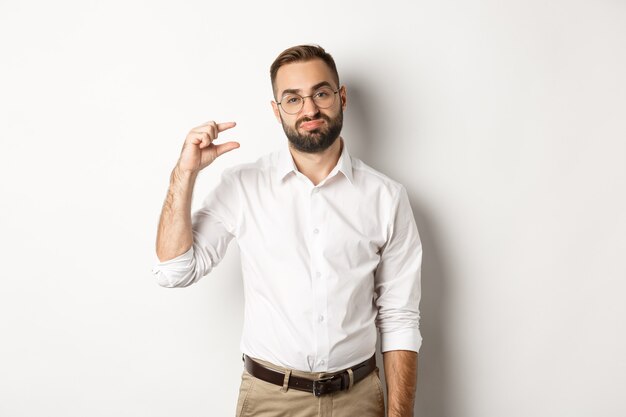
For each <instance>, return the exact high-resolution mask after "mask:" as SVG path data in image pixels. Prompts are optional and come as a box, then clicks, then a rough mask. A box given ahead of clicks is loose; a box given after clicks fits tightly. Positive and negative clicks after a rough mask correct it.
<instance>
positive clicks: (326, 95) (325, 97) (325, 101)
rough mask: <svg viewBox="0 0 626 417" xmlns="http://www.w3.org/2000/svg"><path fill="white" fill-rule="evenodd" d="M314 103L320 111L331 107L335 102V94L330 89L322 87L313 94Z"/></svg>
mask: <svg viewBox="0 0 626 417" xmlns="http://www.w3.org/2000/svg"><path fill="white" fill-rule="evenodd" d="M313 101H314V102H315V105H316V106H317V107H319V108H320V109H325V108H327V107H330V106H332V105H333V103H334V102H335V92H334V91H333V90H331V89H330V88H329V87H322V88H320V89H318V90H316V91H315V94H313Z"/></svg>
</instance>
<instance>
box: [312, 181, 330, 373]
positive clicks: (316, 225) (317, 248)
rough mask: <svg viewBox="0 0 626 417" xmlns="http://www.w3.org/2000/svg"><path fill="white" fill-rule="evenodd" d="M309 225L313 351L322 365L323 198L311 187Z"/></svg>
mask: <svg viewBox="0 0 626 417" xmlns="http://www.w3.org/2000/svg"><path fill="white" fill-rule="evenodd" d="M310 197H311V200H310V202H311V206H310V207H311V225H312V226H311V227H312V233H313V235H312V242H311V247H312V251H311V271H312V275H313V276H314V277H315V278H317V279H316V280H314V282H313V283H312V284H313V285H312V288H313V293H314V303H315V311H316V313H317V316H314V317H316V318H317V320H316V321H317V323H316V325H315V326H314V329H315V333H316V340H317V350H316V352H315V354H316V357H317V360H318V362H317V363H318V365H319V366H320V367H324V366H325V364H326V362H327V358H328V349H329V347H328V326H327V319H326V315H327V313H326V308H327V288H326V282H325V281H324V280H322V279H320V278H321V277H322V273H321V268H322V264H321V260H322V251H323V249H324V247H323V246H324V234H323V233H322V230H321V226H322V224H321V222H322V220H323V217H322V216H323V214H324V208H323V207H322V203H323V199H321V198H320V197H321V193H320V189H319V188H317V187H316V188H313V189H312V190H311V195H310Z"/></svg>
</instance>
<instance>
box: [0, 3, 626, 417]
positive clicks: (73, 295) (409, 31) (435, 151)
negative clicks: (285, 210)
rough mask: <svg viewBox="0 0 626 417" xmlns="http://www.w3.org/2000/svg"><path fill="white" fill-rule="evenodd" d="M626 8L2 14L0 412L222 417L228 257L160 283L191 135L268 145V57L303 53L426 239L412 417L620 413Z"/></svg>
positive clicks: (245, 155)
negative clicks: (205, 130)
mask: <svg viewBox="0 0 626 417" xmlns="http://www.w3.org/2000/svg"><path fill="white" fill-rule="evenodd" d="M625 22H626V3H624V2H623V1H619V0H613V1H611V0H604V1H600V0H598V1H565V0H560V1H544V0H531V1H528V0H525V1H522V0H519V1H497V0H492V1H487V0H477V1H461V0H447V1H446V0H443V1H432V2H408V1H407V2H397V1H385V2H367V1H356V0H352V1H343V2H334V1H333V2H325V1H317V2H292V1H283V2H249V3H244V2H226V1H223V2H219V3H218V2H210V1H194V2H184V3H183V2H173V1H172V2H162V1H161V2H155V1H147V0H146V1H141V2H140V1H134V2H131V1H123V2H122V1H118V2H112V1H106V2H105V1H101V2H96V1H73V2H70V1H57V2H45V1H34V2H29V1H9V0H2V1H0V48H1V49H0V54H1V55H0V140H1V148H0V175H1V179H0V198H1V205H0V256H1V257H2V262H1V267H0V274H1V281H0V283H1V287H0V338H1V339H0V415H1V416H2V417H18V416H59V417H61V416H62V417H74V416H76V417H79V416H80V417H83V416H91V417H97V416H116V417H120V416H133V417H135V416H147V417H161V416H163V417H165V416H190V417H191V416H230V415H233V414H234V408H235V402H236V395H237V390H238V387H239V378H240V374H241V358H240V353H239V335H240V331H241V324H242V296H241V274H240V269H239V264H238V262H239V254H238V249H237V245H236V244H235V243H231V246H230V248H229V252H228V254H227V257H226V259H225V260H224V261H223V263H222V264H221V265H220V266H219V267H218V268H217V269H216V270H215V271H214V272H213V273H212V274H211V275H209V276H208V277H205V278H204V279H203V280H201V281H200V282H199V283H198V284H196V285H194V286H192V287H188V288H186V289H175V290H171V289H165V288H161V287H158V286H157V285H156V283H155V282H154V281H153V279H152V276H151V273H150V269H151V267H152V265H153V262H154V260H155V254H154V241H155V237H156V227H157V222H158V216H159V213H160V210H161V205H162V203H163V199H164V197H165V193H166V189H167V185H168V179H169V174H170V171H171V169H172V168H173V166H174V164H175V162H176V160H177V158H178V155H179V151H180V148H181V145H182V142H183V139H184V137H185V135H186V133H187V132H188V131H189V130H190V129H191V128H193V127H194V126H197V125H199V124H201V123H203V122H205V121H208V120H211V119H214V120H217V121H230V120H235V121H237V122H238V127H237V128H236V129H233V130H232V131H230V132H229V133H228V134H225V135H224V138H225V139H234V140H238V141H239V142H240V143H241V148H240V149H238V150H236V151H233V152H231V153H229V154H228V155H225V156H223V157H222V158H221V159H219V160H218V161H217V162H216V163H215V164H213V165H211V166H210V167H209V168H208V169H206V170H205V171H204V172H203V173H202V174H201V176H200V178H199V180H198V182H197V185H196V189H195V194H194V208H197V207H198V205H199V203H200V202H201V199H202V198H203V197H204V195H206V193H207V192H208V191H209V190H210V189H211V187H212V185H213V184H214V183H215V181H216V179H217V178H218V176H219V173H220V172H221V171H222V170H223V169H224V168H225V167H228V166H232V165H234V164H237V163H241V162H248V161H253V160H255V159H257V158H258V157H259V156H261V155H262V154H264V153H266V152H269V151H272V150H275V149H277V148H278V147H279V146H280V145H281V143H282V142H283V141H284V140H286V139H285V138H284V135H283V133H282V130H281V128H280V125H278V124H277V123H276V121H275V120H274V117H273V115H272V113H271V108H270V104H269V103H270V100H271V88H270V83H269V66H270V64H271V62H272V61H273V59H274V58H275V57H276V55H277V54H278V53H280V52H281V51H282V50H283V49H285V48H287V47H289V46H292V45H294V44H299V43H319V44H320V45H322V46H323V47H325V48H326V49H327V50H328V51H329V52H331V53H332V54H333V56H334V57H335V59H336V61H337V65H338V68H339V71H340V77H341V80H342V83H344V84H345V85H346V86H347V89H348V109H347V112H346V120H345V128H344V132H343V136H344V137H345V138H346V141H347V143H348V146H349V149H350V151H351V152H352V153H353V154H354V155H355V156H357V157H359V158H361V159H363V160H364V161H365V162H366V163H368V164H369V165H371V166H373V167H374V168H376V169H378V170H380V171H382V172H383V173H385V174H387V175H389V176H391V177H392V178H394V179H396V180H398V181H400V182H401V183H403V184H404V185H405V186H406V187H407V190H408V192H409V196H410V198H411V203H412V206H413V211H414V213H415V217H416V220H417V225H418V228H419V231H420V234H421V237H422V241H423V245H424V266H423V278H422V282H423V295H422V303H421V309H422V324H421V328H422V333H423V337H424V344H423V346H422V350H421V351H420V370H419V388H418V395H417V405H416V413H415V415H416V416H425V417H485V416H487V417H491V416H493V417H501V416H507V417H518V416H519V417H528V416H533V417H554V416H567V417H575V416H581V417H582V416H592V415H593V416H602V417H609V416H616V417H617V416H624V415H626V400H624V399H623V398H624V397H623V394H624V392H625V391H626V359H625V357H626V356H625V353H626V335H625V331H624V329H625V328H626V303H624V302H623V298H624V294H625V292H626V266H625V263H624V252H625V249H626V193H625V190H626V127H625V119H626V81H625V77H624V74H626V24H625Z"/></svg>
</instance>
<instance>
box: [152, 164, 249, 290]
mask: <svg viewBox="0 0 626 417" xmlns="http://www.w3.org/2000/svg"><path fill="white" fill-rule="evenodd" d="M239 213H240V208H239V196H238V190H237V187H236V186H235V181H234V179H233V178H232V173H231V172H230V171H228V170H227V171H224V173H223V174H222V176H221V179H220V182H219V184H218V185H217V186H216V187H215V188H214V189H213V190H212V191H211V192H210V193H209V194H208V195H207V196H206V197H205V198H204V200H203V203H202V206H201V208H200V209H198V210H197V211H195V212H194V213H193V214H192V219H191V220H192V234H193V244H192V246H191V247H190V248H189V250H188V251H187V252H185V253H183V254H181V255H179V256H177V257H176V258H173V259H169V260H167V261H164V262H159V260H158V258H157V259H156V260H155V263H154V266H153V268H152V273H153V275H154V276H155V279H156V281H157V283H158V284H159V285H161V286H163V287H168V288H174V287H187V286H189V285H191V284H193V283H195V282H197V281H198V280H200V278H202V277H204V276H206V275H207V274H208V273H209V272H211V271H212V270H213V268H215V267H216V266H217V265H218V264H219V263H220V261H221V260H222V258H223V257H224V255H225V254H226V249H227V248H228V244H229V243H230V241H231V240H232V239H233V237H235V236H236V234H237V224H238V216H239Z"/></svg>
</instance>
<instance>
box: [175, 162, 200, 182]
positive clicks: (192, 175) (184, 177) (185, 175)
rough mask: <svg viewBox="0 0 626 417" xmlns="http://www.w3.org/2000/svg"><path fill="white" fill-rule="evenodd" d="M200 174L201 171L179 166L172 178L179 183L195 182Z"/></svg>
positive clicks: (176, 167)
mask: <svg viewBox="0 0 626 417" xmlns="http://www.w3.org/2000/svg"><path fill="white" fill-rule="evenodd" d="M198 173H199V171H193V170H187V169H182V168H181V167H180V166H179V165H176V166H175V167H174V170H173V171H172V177H173V178H175V179H176V180H178V181H183V182H190V181H195V179H196V178H197V177H198Z"/></svg>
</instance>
